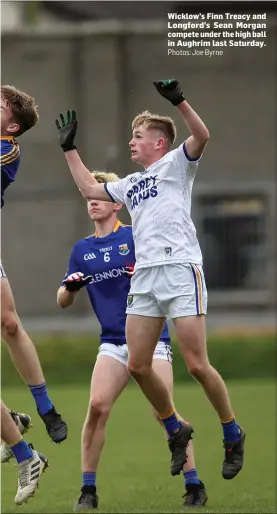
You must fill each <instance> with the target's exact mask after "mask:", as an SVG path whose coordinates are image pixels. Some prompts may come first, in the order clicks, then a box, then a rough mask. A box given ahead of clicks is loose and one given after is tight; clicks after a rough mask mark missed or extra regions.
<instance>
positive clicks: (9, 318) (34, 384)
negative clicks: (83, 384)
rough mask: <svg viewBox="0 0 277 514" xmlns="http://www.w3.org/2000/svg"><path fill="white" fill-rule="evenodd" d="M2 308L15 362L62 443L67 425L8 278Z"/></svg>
mask: <svg viewBox="0 0 277 514" xmlns="http://www.w3.org/2000/svg"><path fill="white" fill-rule="evenodd" d="M1 307H2V309H1V328H2V337H3V339H4V341H5V343H6V344H7V346H8V349H9V353H10V355H11V358H12V361H13V363H14V365H15V367H16V368H17V370H18V372H19V374H20V375H21V376H22V378H23V379H24V380H25V382H26V383H27V384H28V387H29V389H30V391H31V393H32V395H33V397H34V400H35V402H36V406H37V409H38V413H39V415H40V417H41V418H42V420H43V421H44V423H45V425H46V429H47V432H48V434H49V436H50V437H51V439H52V440H53V441H54V442H56V443H60V442H61V441H63V440H64V439H66V437H67V426H66V423H65V422H64V421H63V420H62V419H61V416H60V414H59V413H58V412H57V411H56V409H55V407H54V406H53V404H52V401H51V399H50V398H49V395H48V391H47V387H46V383H45V379H44V376H43V372H42V369H41V365H40V362H39V358H38V354H37V351H36V349H35V346H34V345H33V343H32V341H31V339H30V338H29V336H28V334H27V333H26V332H25V330H24V328H23V326H22V323H21V321H20V319H19V316H18V314H17V312H16V307H15V303H14V298H13V294H12V290H11V287H10V284H9V281H8V279H7V277H6V276H2V278H1Z"/></svg>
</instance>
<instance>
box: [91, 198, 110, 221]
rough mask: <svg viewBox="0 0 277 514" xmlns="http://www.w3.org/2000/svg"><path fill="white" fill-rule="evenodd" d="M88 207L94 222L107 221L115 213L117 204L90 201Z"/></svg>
mask: <svg viewBox="0 0 277 514" xmlns="http://www.w3.org/2000/svg"><path fill="white" fill-rule="evenodd" d="M87 207H88V215H89V217H90V219H92V220H93V221H104V220H107V219H109V218H110V217H111V216H112V215H113V213H114V211H115V204H114V203H112V202H102V201H98V200H88V202H87Z"/></svg>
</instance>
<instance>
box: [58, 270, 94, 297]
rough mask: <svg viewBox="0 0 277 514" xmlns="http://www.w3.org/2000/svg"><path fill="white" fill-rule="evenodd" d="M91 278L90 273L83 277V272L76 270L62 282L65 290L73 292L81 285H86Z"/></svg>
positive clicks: (78, 289) (80, 287)
mask: <svg viewBox="0 0 277 514" xmlns="http://www.w3.org/2000/svg"><path fill="white" fill-rule="evenodd" d="M91 279H92V276H91V275H88V276H87V277H84V273H81V272H80V271H77V272H76V273H72V274H71V275H69V276H68V277H67V278H66V279H65V280H63V282H62V283H63V284H64V286H65V288H66V289H67V291H70V292H71V293H75V292H77V291H80V289H82V287H84V286H86V285H87V284H88V283H89V282H90V281H91Z"/></svg>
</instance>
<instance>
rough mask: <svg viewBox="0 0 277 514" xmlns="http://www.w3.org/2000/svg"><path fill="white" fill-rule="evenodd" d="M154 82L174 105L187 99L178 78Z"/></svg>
mask: <svg viewBox="0 0 277 514" xmlns="http://www.w3.org/2000/svg"><path fill="white" fill-rule="evenodd" d="M153 84H154V86H155V88H156V89H157V91H158V92H159V93H160V95H162V96H164V97H165V98H166V99H167V100H169V101H170V102H171V103H172V104H173V105H179V104H180V103H181V102H183V100H185V97H184V95H183V92H182V90H181V88H180V84H179V82H178V80H176V79H168V80H158V81H157V82H153Z"/></svg>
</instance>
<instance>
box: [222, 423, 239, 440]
mask: <svg viewBox="0 0 277 514" xmlns="http://www.w3.org/2000/svg"><path fill="white" fill-rule="evenodd" d="M221 425H222V428H223V437H224V441H226V442H227V443H236V442H237V441H239V440H240V427H239V425H238V424H237V422H236V418H235V416H232V417H231V418H229V419H226V420H222V421H221Z"/></svg>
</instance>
